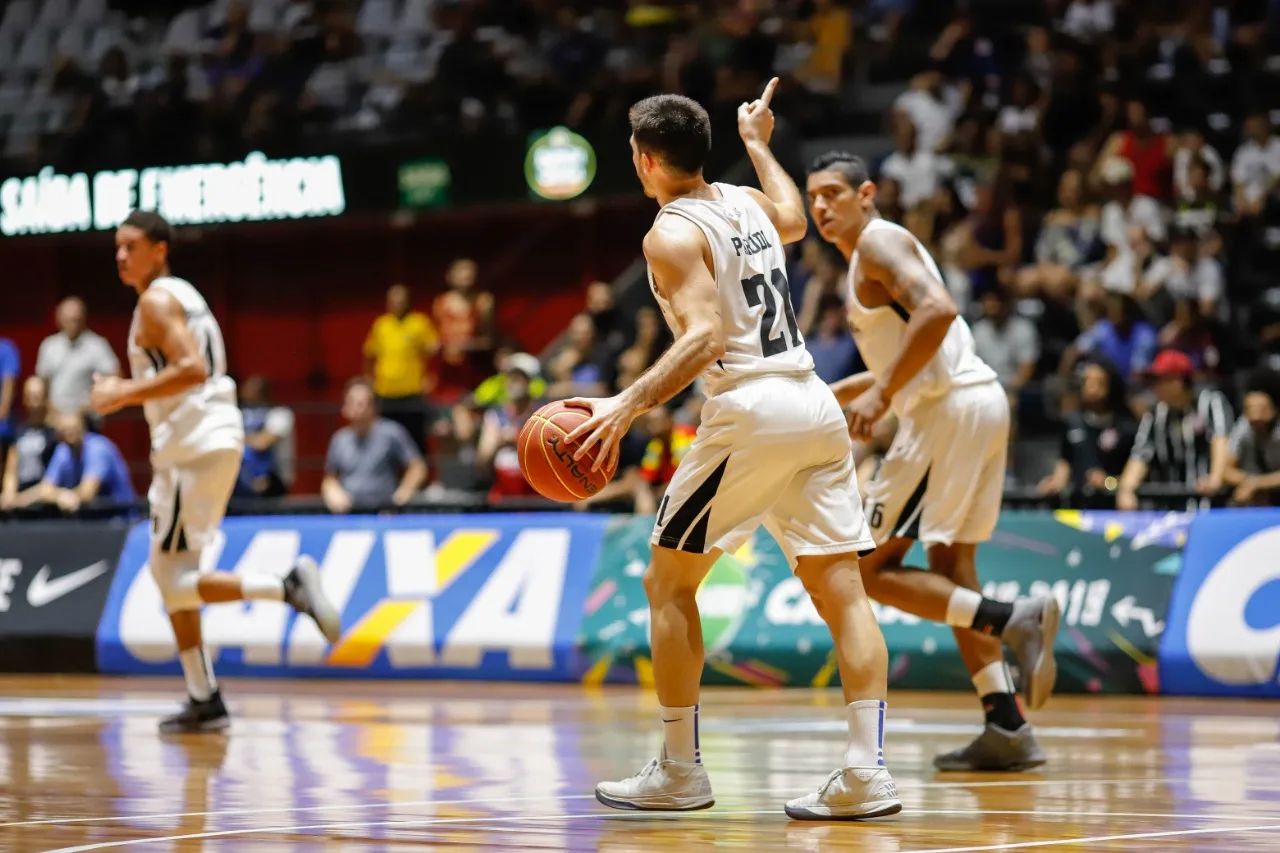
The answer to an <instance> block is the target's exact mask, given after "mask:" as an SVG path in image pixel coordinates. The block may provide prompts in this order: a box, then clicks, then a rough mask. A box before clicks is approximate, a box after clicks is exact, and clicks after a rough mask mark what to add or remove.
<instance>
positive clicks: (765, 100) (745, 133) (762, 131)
mask: <svg viewBox="0 0 1280 853" xmlns="http://www.w3.org/2000/svg"><path fill="white" fill-rule="evenodd" d="M777 88H778V78H777V77H774V78H773V79H772V80H770V81H769V84H768V85H767V86H765V87H764V94H763V95H761V96H760V97H759V98H758V99H756V100H754V101H752V102H751V103H749V104H747V103H744V104H742V105H741V106H739V107H738V133H739V134H740V135H741V136H742V141H743V142H746V143H748V144H750V143H752V142H760V143H764V144H765V145H768V144H769V139H770V138H771V137H772V136H773V110H772V109H770V108H769V104H770V102H771V101H772V100H773V92H774V90H775V89H777Z"/></svg>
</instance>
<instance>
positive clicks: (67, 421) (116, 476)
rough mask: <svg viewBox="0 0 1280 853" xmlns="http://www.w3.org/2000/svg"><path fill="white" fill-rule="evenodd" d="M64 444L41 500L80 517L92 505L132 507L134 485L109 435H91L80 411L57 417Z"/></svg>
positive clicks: (47, 472) (57, 452)
mask: <svg viewBox="0 0 1280 853" xmlns="http://www.w3.org/2000/svg"><path fill="white" fill-rule="evenodd" d="M57 425H58V437H59V438H60V439H61V442H60V443H59V444H58V447H57V449H55V450H54V451H53V458H52V459H50V460H49V467H48V468H47V469H46V470H45V472H44V480H43V481H42V482H41V485H40V493H39V494H40V499H41V500H42V501H44V502H45V503H47V504H51V505H54V506H56V507H58V509H60V510H62V511H63V512H65V513H68V514H71V513H77V512H79V511H80V508H81V507H82V506H84V505H86V504H88V503H90V502H92V501H95V500H98V499H101V500H103V501H109V502H111V503H113V504H126V503H132V501H133V500H134V491H133V483H132V482H131V481H130V479H129V466H128V464H127V463H126V462H125V461H124V457H123V456H122V455H120V449H119V448H118V447H116V445H115V443H114V442H113V441H112V440H111V439H109V438H107V437H106V436H105V435H98V434H96V433H92V432H88V431H87V430H86V429H85V416H84V414H83V413H81V412H78V411H71V412H62V413H61V414H59V415H58V417H57Z"/></svg>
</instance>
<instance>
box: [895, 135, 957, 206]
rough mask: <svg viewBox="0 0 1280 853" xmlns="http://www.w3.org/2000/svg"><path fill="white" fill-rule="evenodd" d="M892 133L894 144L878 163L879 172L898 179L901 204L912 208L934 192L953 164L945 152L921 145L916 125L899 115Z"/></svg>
mask: <svg viewBox="0 0 1280 853" xmlns="http://www.w3.org/2000/svg"><path fill="white" fill-rule="evenodd" d="M894 137H895V139H896V142H897V147H896V148H895V149H894V150H893V153H891V154H890V155H889V156H888V157H886V158H885V160H884V162H883V163H881V164H880V175H881V177H882V178H892V179H893V180H895V181H897V182H898V188H899V190H900V195H899V199H900V201H901V203H902V206H903V207H905V208H907V209H911V208H915V207H917V206H919V205H920V204H922V203H923V202H925V201H926V200H928V199H930V198H933V196H934V195H936V194H937V192H938V188H939V187H941V186H942V183H943V181H944V180H945V179H947V178H949V177H950V176H951V174H952V171H953V166H952V164H951V160H950V158H948V157H947V156H946V155H945V154H939V153H938V152H937V151H933V150H930V149H927V148H921V147H920V146H919V145H918V144H917V143H916V139H917V137H918V134H917V132H916V127H915V125H914V124H912V123H911V122H910V121H908V120H907V119H906V118H904V117H902V116H898V118H897V121H896V122H895V123H894Z"/></svg>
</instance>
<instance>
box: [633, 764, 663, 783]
mask: <svg viewBox="0 0 1280 853" xmlns="http://www.w3.org/2000/svg"><path fill="white" fill-rule="evenodd" d="M657 770H658V759H656V758H650V759H649V763H648V764H646V765H645V766H644V769H643V770H641V771H640V772H639V773H637V774H636V775H635V777H634V778H635V780H636V781H637V782H641V781H643V780H645V779H648V778H649V777H650V776H652V775H653V774H654V773H655V772H657Z"/></svg>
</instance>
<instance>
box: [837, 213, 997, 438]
mask: <svg viewBox="0 0 1280 853" xmlns="http://www.w3.org/2000/svg"><path fill="white" fill-rule="evenodd" d="M884 229H893V230H895V231H901V232H902V233H903V234H905V235H907V237H909V238H910V239H911V243H912V245H914V246H915V248H916V252H918V253H919V255H920V260H922V261H923V262H924V265H925V268H926V269H928V270H929V272H931V273H932V274H933V275H934V277H935V278H937V279H938V281H939V282H941V281H942V280H943V279H942V273H941V272H939V270H938V265H937V264H936V263H934V261H933V258H931V257H930V256H929V253H928V252H927V251H925V248H924V246H922V245H920V241H919V240H917V239H916V238H915V235H913V234H912V233H911V232H910V231H908V230H907V229H905V228H903V227H902V226H901V225H895V224H894V223H892V222H888V221H886V220H884V219H873V220H871V222H869V223H868V224H867V227H866V229H865V230H864V231H863V232H862V233H863V234H864V235H865V234H866V233H868V232H870V231H875V230H884ZM857 269H858V252H857V250H856V249H855V250H854V252H853V257H852V258H850V259H849V278H848V290H849V293H848V298H847V299H846V300H845V308H846V311H847V312H848V317H849V328H850V329H851V330H852V331H853V340H854V342H855V343H856V344H857V345H858V352H859V353H860V354H861V355H862V360H863V361H865V362H866V364H867V369H868V370H870V371H871V373H872V375H874V376H876V377H877V378H879V377H881V376H884V375H885V374H886V373H887V372H888V370H889V366H890V365H892V364H893V361H894V359H896V358H897V357H898V353H899V352H901V350H902V341H903V337H904V333H905V332H906V329H907V321H908V320H909V319H910V318H909V316H908V314H907V311H906V309H905V308H903V307H902V306H901V305H899V304H898V303H896V302H891V303H889V304H888V305H884V306H881V307H879V308H865V307H863V305H862V303H860V302H859V301H858V294H857V289H856V287H855V281H856V279H855V276H856V275H857ZM995 381H996V373H995V371H994V370H992V369H991V368H990V367H989V366H988V365H987V363H986V362H984V361H983V360H982V359H980V358H978V354H977V352H976V351H975V350H974V347H973V332H971V331H970V330H969V324H968V323H966V322H965V321H964V318H963V317H956V319H955V320H954V321H952V323H951V328H950V329H948V330H947V336H946V337H945V338H944V339H943V341H942V346H941V347H939V348H938V351H937V353H935V354H934V356H933V358H932V359H930V360H929V363H928V364H927V365H925V367H924V369H923V370H921V371H920V372H919V373H917V374H916V375H915V376H914V377H912V379H911V381H910V382H908V383H907V384H906V385H904V386H903V388H902V390H900V391H899V392H898V393H897V394H895V395H894V397H893V400H891V401H890V405H891V406H892V408H893V410H894V412H896V413H897V414H899V415H902V414H905V413H906V412H907V411H909V410H910V409H911V407H912V406H914V405H915V403H916V401H917V400H919V399H921V398H924V397H941V396H943V395H944V394H946V393H947V392H948V391H950V390H951V389H952V388H960V387H964V386H966V385H979V384H981V383H983V382H995Z"/></svg>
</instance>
